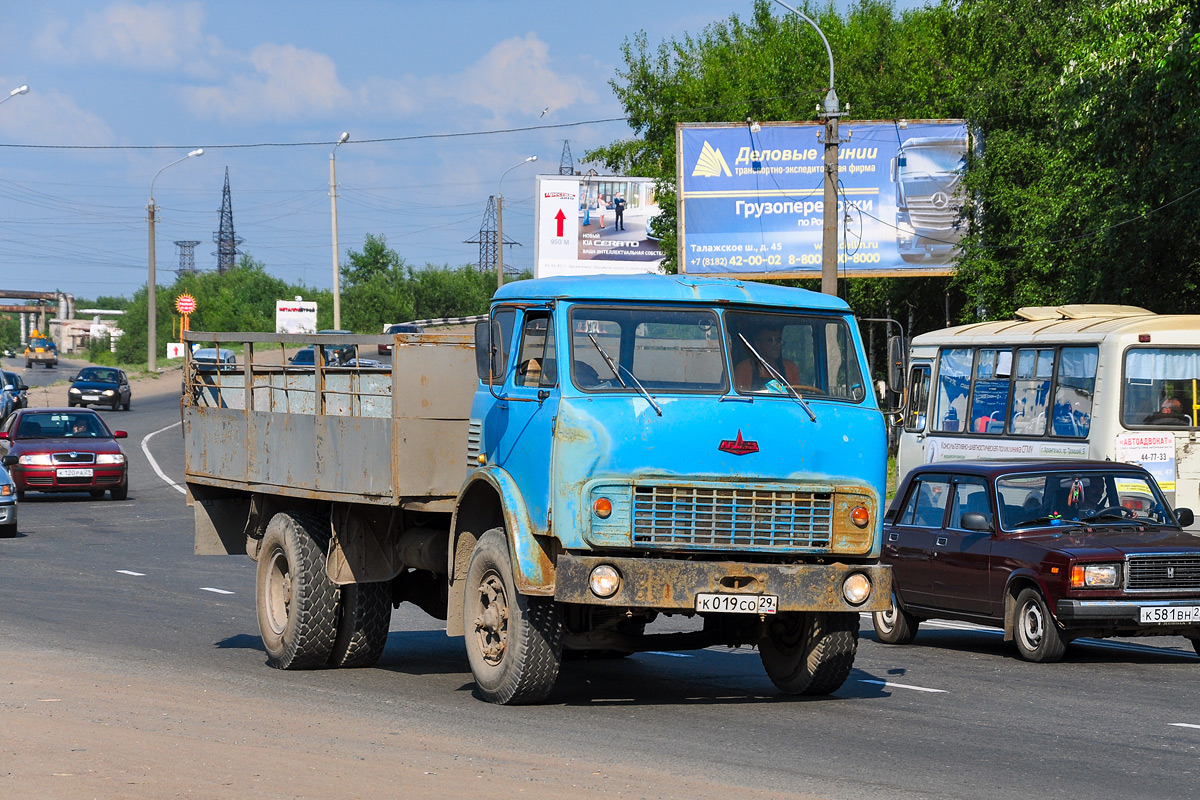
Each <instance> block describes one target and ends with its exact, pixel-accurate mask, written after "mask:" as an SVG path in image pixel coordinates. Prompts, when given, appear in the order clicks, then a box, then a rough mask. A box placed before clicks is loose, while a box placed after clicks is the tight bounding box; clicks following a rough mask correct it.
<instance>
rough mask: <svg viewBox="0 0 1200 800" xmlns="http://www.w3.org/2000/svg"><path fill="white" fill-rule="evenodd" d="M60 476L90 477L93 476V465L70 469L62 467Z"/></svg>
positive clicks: (59, 472)
mask: <svg viewBox="0 0 1200 800" xmlns="http://www.w3.org/2000/svg"><path fill="white" fill-rule="evenodd" d="M58 477H60V478H90V477H92V468H91V467H71V468H69V469H60V470H59V471H58Z"/></svg>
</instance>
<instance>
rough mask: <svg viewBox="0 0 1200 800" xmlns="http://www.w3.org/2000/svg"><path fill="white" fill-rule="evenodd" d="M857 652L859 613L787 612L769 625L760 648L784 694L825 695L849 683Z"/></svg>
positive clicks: (759, 651)
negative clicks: (848, 678)
mask: <svg viewBox="0 0 1200 800" xmlns="http://www.w3.org/2000/svg"><path fill="white" fill-rule="evenodd" d="M856 652H858V614H839V613H824V612H809V613H800V612H785V613H782V614H779V615H777V616H776V618H775V619H773V620H771V622H770V624H769V625H768V626H767V635H766V636H764V637H763V638H762V639H761V640H759V643H758V654H759V657H760V658H761V659H762V663H763V667H764V668H765V669H766V671H767V677H768V678H770V679H771V683H773V684H775V686H776V688H778V689H779V691H781V692H783V693H784V694H804V695H821V694H829V693H831V692H836V691H837V690H838V688H839V687H840V686H841V685H842V684H843V683H845V681H846V678H847V677H848V676H849V675H850V669H851V668H852V667H853V666H854V655H855V653H856Z"/></svg>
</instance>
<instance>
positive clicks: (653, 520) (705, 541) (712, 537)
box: [633, 486, 833, 550]
mask: <svg viewBox="0 0 1200 800" xmlns="http://www.w3.org/2000/svg"><path fill="white" fill-rule="evenodd" d="M832 526H833V495H832V494H831V493H828V492H821V493H815V492H795V491H769V490H753V489H725V488H701V487H691V486H636V487H634V494H633V544H634V546H635V547H637V546H643V547H663V548H670V547H682V548H689V549H710V548H721V549H725V548H731V547H749V548H756V549H767V550H771V549H779V550H792V549H796V548H827V547H829V539H830V532H831V530H832Z"/></svg>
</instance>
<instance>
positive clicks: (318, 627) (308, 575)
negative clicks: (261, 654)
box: [255, 512, 338, 669]
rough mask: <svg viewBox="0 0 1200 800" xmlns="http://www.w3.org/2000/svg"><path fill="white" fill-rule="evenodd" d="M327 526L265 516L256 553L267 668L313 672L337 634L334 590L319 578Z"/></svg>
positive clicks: (306, 518)
mask: <svg viewBox="0 0 1200 800" xmlns="http://www.w3.org/2000/svg"><path fill="white" fill-rule="evenodd" d="M328 544H329V533H328V524H327V523H325V522H324V521H322V520H321V519H320V518H318V517H315V516H312V515H309V514H301V513H296V512H281V513H279V514H276V515H275V516H274V517H272V518H271V521H270V523H269V524H268V525H267V530H266V533H265V534H264V535H263V542H262V549H261V550H260V551H259V555H258V570H257V585H256V589H255V594H256V600H257V603H256V605H257V606H258V629H259V633H261V634H262V639H263V647H264V648H265V649H266V651H267V658H268V660H269V661H270V663H271V666H273V667H276V668H278V669H318V668H320V667H324V666H325V665H326V664H327V663H328V662H329V657H330V654H331V653H332V652H333V644H334V641H335V640H336V639H337V632H338V626H337V622H338V619H337V618H338V589H337V587H336V586H335V585H334V584H333V583H332V582H331V581H330V580H329V578H328V577H327V576H326V575H325V550H326V548H327V546H328Z"/></svg>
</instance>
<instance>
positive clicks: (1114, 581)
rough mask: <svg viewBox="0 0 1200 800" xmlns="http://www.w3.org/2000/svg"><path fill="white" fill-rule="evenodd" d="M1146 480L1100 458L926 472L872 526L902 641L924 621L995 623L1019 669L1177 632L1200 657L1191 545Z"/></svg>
mask: <svg viewBox="0 0 1200 800" xmlns="http://www.w3.org/2000/svg"><path fill="white" fill-rule="evenodd" d="M1194 522H1195V519H1194V514H1193V512H1192V511H1191V510H1190V509H1186V508H1180V509H1172V508H1171V507H1170V505H1169V504H1168V503H1167V501H1166V498H1165V497H1163V494H1162V492H1161V491H1160V490H1159V487H1158V484H1157V483H1155V481H1154V478H1153V477H1151V475H1150V473H1148V472H1147V471H1146V470H1144V469H1142V468H1141V467H1139V466H1134V465H1131V464H1122V463H1117V462H1111V461H1066V460H1064V461H1036V462H1034V461H1029V462H1019V461H993V462H986V461H980V462H965V461H964V462H950V463H934V464H926V465H923V466H921V467H918V468H916V469H914V470H912V471H911V472H910V473H909V474H908V475H907V476H906V477H905V479H904V481H903V483H902V484H901V486H900V488H899V490H898V491H897V493H896V496H895V498H894V500H893V501H892V505H891V507H890V508H889V509H888V511H887V514H886V515H885V517H884V526H883V533H884V537H883V539H884V541H883V556H882V558H883V561H884V563H887V564H889V565H890V566H891V567H892V570H893V582H892V588H893V597H892V607H891V608H890V609H888V610H887V611H882V612H876V613H875V614H874V625H875V633H876V635H877V636H878V638H879V639H880V641H883V642H886V643H888V644H907V643H909V642H911V641H912V640H913V638H914V637H915V636H916V635H917V629H918V627H919V625H920V623H921V622H922V621H924V620H927V619H953V620H962V621H968V622H975V623H979V624H983V625H992V626H997V627H1001V628H1003V630H1004V638H1005V640H1006V641H1007V640H1014V641H1015V643H1016V647H1017V651H1018V653H1019V654H1020V656H1021V657H1022V658H1024V659H1025V660H1027V661H1043V662H1048V661H1057V660H1059V659H1060V658H1062V656H1063V654H1064V651H1065V648H1066V645H1067V644H1068V643H1069V642H1070V641H1071V640H1072V639H1076V638H1079V637H1084V636H1087V637H1111V636H1184V637H1186V638H1188V639H1189V640H1190V641H1191V644H1192V647H1193V648H1195V650H1196V652H1197V653H1198V654H1200V537H1197V536H1196V535H1195V534H1193V533H1190V532H1187V531H1184V530H1183V528H1186V527H1188V526H1191V525H1193V524H1194Z"/></svg>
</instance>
